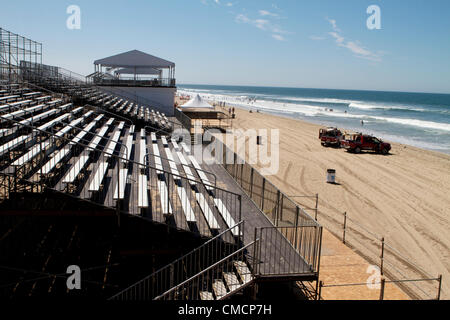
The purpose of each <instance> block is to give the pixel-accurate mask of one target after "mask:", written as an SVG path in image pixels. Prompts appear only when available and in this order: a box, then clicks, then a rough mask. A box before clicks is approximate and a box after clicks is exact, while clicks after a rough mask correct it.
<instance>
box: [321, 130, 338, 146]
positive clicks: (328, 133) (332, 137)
mask: <svg viewBox="0 0 450 320" xmlns="http://www.w3.org/2000/svg"><path fill="white" fill-rule="evenodd" d="M343 137H344V136H343V135H342V132H341V130H339V129H338V128H332V127H329V128H322V129H320V130H319V139H320V143H321V144H322V146H324V147H328V146H335V147H340V146H341V141H342V139H343Z"/></svg>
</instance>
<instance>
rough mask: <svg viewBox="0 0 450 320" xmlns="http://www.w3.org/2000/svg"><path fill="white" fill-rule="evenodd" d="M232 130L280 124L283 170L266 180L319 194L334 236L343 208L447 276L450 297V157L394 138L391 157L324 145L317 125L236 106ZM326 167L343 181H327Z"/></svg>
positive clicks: (405, 252)
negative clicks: (353, 152) (332, 223)
mask: <svg viewBox="0 0 450 320" xmlns="http://www.w3.org/2000/svg"><path fill="white" fill-rule="evenodd" d="M233 128H242V129H248V128H253V129H259V128H267V129H279V130H280V170H279V172H278V174H276V175H274V176H270V177H268V178H269V180H271V181H272V182H273V183H274V184H275V185H277V186H278V187H279V188H280V189H281V190H283V191H284V192H285V193H286V194H287V195H313V194H316V193H318V194H319V198H320V200H319V209H320V212H319V219H318V220H319V222H322V221H323V223H324V225H325V226H329V225H331V224H330V223H328V222H330V221H331V219H324V218H325V216H327V217H328V218H330V217H331V218H332V219H335V221H334V224H335V225H336V228H335V230H333V231H336V230H337V233H339V227H338V224H337V223H336V221H342V213H343V212H344V211H346V212H347V214H348V216H349V217H350V218H351V219H352V220H353V221H356V222H358V223H360V224H361V225H363V226H364V227H366V228H367V229H368V230H370V231H372V232H373V233H375V234H376V235H377V236H378V237H379V238H381V237H385V238H386V243H387V244H388V245H389V246H392V247H393V248H395V249H397V250H399V251H400V252H401V253H402V254H403V255H404V256H406V257H407V258H408V259H410V261H411V262H413V263H416V264H418V265H419V266H421V267H422V268H423V269H424V270H426V271H427V272H428V273H429V274H430V275H431V276H433V277H436V276H437V275H438V274H442V275H443V290H444V291H443V293H442V298H447V299H448V298H450V295H449V294H450V216H449V215H450V193H449V192H450V156H449V155H446V154H441V153H436V152H432V151H427V150H422V149H419V148H415V147H411V146H406V145H401V144H396V143H393V144H392V150H391V153H390V155H388V156H383V155H378V154H374V153H362V154H352V153H348V152H346V151H345V150H344V149H334V148H324V147H322V146H321V145H320V141H319V139H318V131H319V128H320V126H318V125H316V124H310V123H306V122H303V121H299V120H294V119H289V118H284V117H279V116H274V115H268V114H263V113H255V112H254V113H249V111H247V110H240V109H237V108H236V119H235V120H234V121H233ZM256 167H258V166H256ZM328 168H333V169H336V176H337V182H338V183H339V184H338V185H332V184H327V183H326V170H327V169H328ZM296 200H298V201H299V202H301V203H303V204H304V205H306V206H312V205H313V203H311V202H309V203H308V202H307V201H305V199H303V198H297V199H296ZM321 215H322V216H321ZM321 219H322V221H321ZM325 220H327V223H328V224H325ZM363 246H364V245H363ZM402 271H403V269H402ZM406 275H407V276H408V277H410V278H411V277H418V276H420V275H418V274H417V273H409V274H406ZM433 294H434V293H433Z"/></svg>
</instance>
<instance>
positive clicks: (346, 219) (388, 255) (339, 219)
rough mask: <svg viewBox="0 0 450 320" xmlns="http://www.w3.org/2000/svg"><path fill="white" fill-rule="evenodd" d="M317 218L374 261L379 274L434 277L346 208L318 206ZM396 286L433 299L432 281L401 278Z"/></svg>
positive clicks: (398, 277) (409, 292) (340, 237)
mask: <svg viewBox="0 0 450 320" xmlns="http://www.w3.org/2000/svg"><path fill="white" fill-rule="evenodd" d="M318 219H320V221H321V223H322V224H323V225H324V226H325V227H326V228H327V229H328V230H329V231H330V232H331V233H332V234H334V235H335V236H336V237H337V238H338V239H341V241H342V242H343V243H344V244H345V245H347V246H349V247H351V248H352V249H353V250H355V251H356V252H357V253H358V254H359V255H361V256H362V257H364V258H365V259H366V260H367V261H369V262H370V263H372V264H374V265H376V266H377V267H378V268H379V269H380V273H381V275H386V276H388V277H389V278H390V279H392V281H395V280H401V279H403V280H405V279H432V278H434V277H433V276H432V275H431V274H430V273H429V272H427V271H425V270H424V269H423V268H422V267H421V266H419V265H417V263H416V262H415V261H414V260H413V259H412V258H410V257H407V256H406V255H405V253H402V252H400V251H399V250H397V249H396V248H394V247H393V246H392V245H390V244H389V239H386V238H385V237H382V236H380V235H378V234H375V233H374V232H372V231H370V230H368V228H367V227H365V226H363V225H362V224H361V223H359V222H358V221H356V220H354V219H352V218H351V216H350V214H349V213H348V212H344V213H341V214H339V215H338V216H334V215H333V216H331V215H329V214H327V213H325V212H323V211H322V210H319V211H318ZM398 286H400V287H401V288H402V290H403V291H404V292H406V293H407V294H408V295H409V296H411V297H412V298H414V299H423V300H429V299H433V297H434V293H435V291H436V286H435V282H433V281H401V282H399V283H398Z"/></svg>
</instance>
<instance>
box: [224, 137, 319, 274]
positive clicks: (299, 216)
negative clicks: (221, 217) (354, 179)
mask: <svg viewBox="0 0 450 320" xmlns="http://www.w3.org/2000/svg"><path fill="white" fill-rule="evenodd" d="M218 143H222V142H218ZM219 149H220V148H219ZM222 152H223V159H222V165H223V166H224V168H225V169H226V171H227V172H228V173H229V174H230V175H231V177H233V179H234V180H235V181H236V182H237V183H238V184H239V185H240V187H241V188H242V189H243V191H244V192H245V193H246V194H247V196H248V197H249V198H250V199H252V201H253V202H254V203H255V205H256V206H257V207H258V208H259V209H260V210H261V211H262V212H264V214H265V215H266V217H267V218H268V219H269V220H270V221H271V222H272V224H273V225H274V227H276V228H278V230H277V232H278V231H282V233H281V234H283V232H285V233H287V231H289V232H290V233H291V234H293V235H295V236H294V237H291V236H289V237H286V239H287V240H288V241H289V243H290V244H291V245H292V246H293V248H294V249H295V250H296V251H297V252H298V254H300V256H302V257H303V259H304V260H305V261H304V262H305V263H306V266H312V268H311V270H312V272H317V273H318V271H319V262H318V261H319V259H320V248H321V245H322V227H321V226H320V225H319V224H318V223H317V222H316V221H315V220H314V219H313V218H312V217H311V216H310V215H309V214H308V213H306V211H305V210H303V209H302V208H301V207H300V206H298V205H297V204H296V203H295V202H294V201H293V200H292V199H291V198H290V197H288V196H287V195H285V194H284V193H283V192H282V191H280V190H279V189H278V188H277V187H275V185H273V184H272V183H271V182H270V181H269V180H268V179H267V178H266V177H264V176H263V175H262V174H260V173H259V172H258V171H257V170H256V169H254V168H253V167H252V166H251V165H249V164H248V163H246V162H245V161H244V160H242V159H240V158H239V156H238V155H237V154H236V153H234V152H233V151H231V150H230V149H229V148H228V147H227V146H225V145H224V144H223V143H222ZM230 154H231V155H232V158H233V162H232V163H228V162H227V158H228V159H229V158H230V156H229V155H230ZM283 228H284V229H283ZM304 235H308V236H307V237H306V238H304ZM298 237H300V238H298ZM261 239H263V238H261ZM290 273H291V272H290Z"/></svg>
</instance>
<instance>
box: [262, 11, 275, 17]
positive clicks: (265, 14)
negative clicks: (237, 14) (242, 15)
mask: <svg viewBox="0 0 450 320" xmlns="http://www.w3.org/2000/svg"><path fill="white" fill-rule="evenodd" d="M258 12H259V15H261V16H263V17H265V16H270V17H278V14H276V13H273V12H270V11H267V10H259V11H258Z"/></svg>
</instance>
